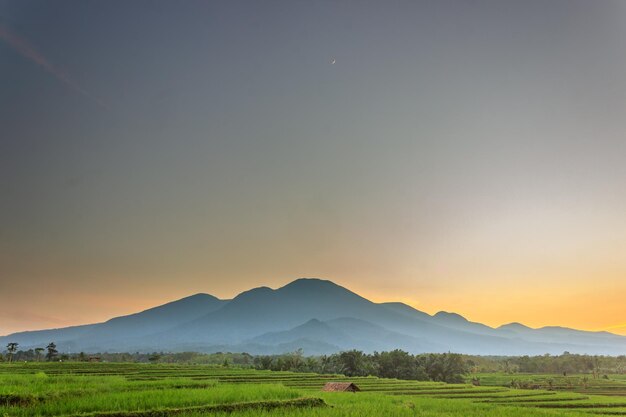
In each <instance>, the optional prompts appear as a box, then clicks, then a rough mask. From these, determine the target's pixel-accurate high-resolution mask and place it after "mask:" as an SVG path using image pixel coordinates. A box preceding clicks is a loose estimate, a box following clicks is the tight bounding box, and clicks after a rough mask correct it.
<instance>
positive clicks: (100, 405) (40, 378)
mask: <svg viewBox="0 0 626 417" xmlns="http://www.w3.org/2000/svg"><path fill="white" fill-rule="evenodd" d="M480 377H481V383H482V386H473V385H471V384H444V383H435V382H417V381H401V380H394V379H380V378H374V377H360V378H346V377H343V376H339V375H318V374H311V373H290V372H271V371H255V370H251V369H237V368H224V367H210V366H192V365H165V364H159V365H143V364H116V363H28V364H2V365H0V416H2V417H5V416H7V417H12V416H17V417H25V416H84V417H87V416H89V417H157V416H159V417H161V416H170V415H177V416H183V417H192V416H193V417H196V416H197V417H199V416H205V415H224V416H226V415H228V416H234V417H239V416H241V417H243V416H250V417H251V416H268V417H269V416H302V417H309V416H319V417H335V416H355V417H356V416H364V417H367V416H424V417H429V416H432V417H444V416H445V417H452V416H459V417H461V416H463V417H473V416H488V417H490V416H493V417H496V416H498V417H503V416H511V417H522V416H524V417H528V416H530V417H533V416H562V417H567V416H581V415H596V416H597V415H626V396H622V395H619V394H618V392H622V391H619V389H622V388H623V386H626V379H624V378H622V379H618V378H615V379H609V380H593V381H590V382H589V384H588V387H587V388H588V389H590V391H589V392H574V390H566V389H565V388H566V387H570V386H572V384H573V382H572V381H573V380H572V381H567V380H563V381H562V380H561V379H559V378H558V377H555V376H546V375H514V376H513V377H515V378H520V377H527V378H528V379H531V380H533V381H535V382H539V381H540V380H542V379H546V381H547V378H552V389H554V390H552V391H549V390H545V389H511V388H508V387H505V386H503V385H507V384H508V383H510V381H511V377H512V376H511V375H506V374H483V375H480ZM582 377H583V376H572V377H570V378H572V379H573V378H582ZM341 380H349V381H353V382H355V383H356V384H357V385H358V386H359V387H360V388H361V390H362V392H359V393H356V394H351V393H324V392H321V391H320V389H321V387H322V386H323V385H324V383H325V382H327V381H341ZM570 382H571V383H570ZM546 383H547V382H546ZM555 387H558V388H555ZM614 387H622V388H618V389H615V388H614ZM606 391H611V394H612V395H610V396H609V395H598V392H606Z"/></svg>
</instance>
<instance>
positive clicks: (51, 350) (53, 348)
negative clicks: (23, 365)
mask: <svg viewBox="0 0 626 417" xmlns="http://www.w3.org/2000/svg"><path fill="white" fill-rule="evenodd" d="M46 349H48V353H46V359H48V362H51V361H52V360H54V358H56V357H57V355H58V354H59V351H58V350H57V345H55V344H54V342H51V343H50V344H49V345H48V346H46Z"/></svg>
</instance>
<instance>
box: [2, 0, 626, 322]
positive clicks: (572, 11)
mask: <svg viewBox="0 0 626 417" xmlns="http://www.w3.org/2000/svg"><path fill="white" fill-rule="evenodd" d="M625 22H626V2H624V1H621V0H615V1H609V0H594V1H588V0H518V1H506V0H493V1H484V0H473V1H468V0H458V1H450V0H432V1H409V0H407V1H362V0H359V1H309V0H306V1H305V0H300V1H298V0H284V1H263V2H259V1H248V2H241V1H233V0H228V1H222V2H219V1H190V0H187V1H183V2H179V1H169V2H164V1H152V0H151V1H136V0H135V1H131V2H128V1H120V0H117V1H111V0H109V1H88V0H75V1H70V0H63V1H55V2H50V1H30V0H11V1H7V0H0V198H1V204H0V334H6V333H10V332H13V331H18V330H25V329H37V328H45V327H58V326H64V325H70V324H78V323H88V322H94V321H100V320H104V319H107V318H110V317H112V316H115V315H120V314H126V313H131V312H135V311H138V310H141V309H145V308H147V307H150V306H154V305H156V304H160V303H164V302H166V301H170V300H172V299H176V298H180V297H183V296H187V295H190V294H192V293H197V292H206V293H210V294H213V295H216V296H219V297H221V298H230V297H233V296H234V295H236V294H237V293H239V292H241V291H243V290H246V289H249V288H251V287H257V286H261V285H266V286H270V287H277V286H280V285H283V284H285V283H287V282H289V281H291V280H293V279H296V278H298V277H322V278H326V279H331V280H333V281H335V282H337V283H338V284H341V285H344V286H346V287H348V288H350V289H352V290H354V291H356V292H358V293H360V294H361V295H363V296H366V297H368V298H370V299H372V300H375V301H392V300H400V301H404V302H407V303H409V304H411V305H413V306H414V307H416V308H418V309H421V310H423V311H426V312H429V313H434V312H436V311H439V310H447V311H455V312H458V313H460V314H463V315H464V316H466V317H468V318H469V319H471V320H475V321H481V322H484V323H487V324H490V325H500V324H503V323H508V322H512V321H519V322H523V323H526V324H528V325H531V326H534V327H537V326H543V325H556V324H558V325H564V326H569V327H575V328H582V329H589V330H599V329H611V330H612V331H615V332H618V333H622V334H626V303H625V301H624V300H626V24H625ZM332 59H336V63H335V64H334V65H333V64H331V61H332Z"/></svg>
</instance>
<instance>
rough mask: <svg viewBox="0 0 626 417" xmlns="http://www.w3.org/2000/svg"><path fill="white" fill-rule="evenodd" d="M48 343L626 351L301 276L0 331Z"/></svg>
mask: <svg viewBox="0 0 626 417" xmlns="http://www.w3.org/2000/svg"><path fill="white" fill-rule="evenodd" d="M51 341H54V342H55V343H57V345H58V346H59V348H60V350H62V351H68V350H69V351H73V352H76V351H85V352H102V351H109V352H113V351H133V352H134V351H140V352H152V351H161V350H163V351H202V352H216V351H245V352H249V353H253V354H271V353H282V352H286V351H292V350H296V349H298V348H302V349H304V351H305V353H306V354H329V353H333V352H337V351H341V350H348V349H360V350H364V351H367V352H372V351H375V350H377V351H382V350H393V349H403V350H406V351H409V352H412V353H421V352H446V351H454V352H462V353H470V354H483V355H522V354H528V355H534V354H544V353H550V354H559V353H562V352H563V351H569V352H571V353H589V354H610V355H618V354H624V353H626V337H624V336H618V335H614V334H611V333H608V332H585V331H580V330H573V329H567V328H562V327H543V328H540V329H532V328H530V327H527V326H524V325H522V324H519V323H511V324H508V325H504V326H500V327H498V328H493V327H489V326H486V325H484V324H481V323H476V322H471V321H469V320H467V319H466V318H464V317H463V316H461V315H459V314H456V313H452V312H443V311H441V312H439V313H437V314H435V315H432V316H431V315H429V314H427V313H424V312H422V311H419V310H417V309H414V308H413V307H411V306H408V305H406V304H403V303H393V302H392V303H374V302H372V301H370V300H367V299H366V298H363V297H361V296H359V295H358V294H355V293H354V292H352V291H350V290H348V289H346V288H344V287H341V286H339V285H337V284H335V283H333V282H331V281H325V280H320V279H304V278H303V279H298V280H296V281H293V282H291V283H290V284H288V285H285V286H284V287H281V288H278V289H271V288H267V287H259V288H254V289H251V290H249V291H245V292H243V293H241V294H239V295H238V296H236V297H235V298H233V299H232V300H220V299H218V298H216V297H213V296H211V295H208V294H196V295H193V296H191V297H187V298H183V299H181V300H177V301H173V302H171V303H168V304H164V305H162V306H158V307H155V308H151V309H149V310H145V311H142V312H139V313H136V314H131V315H128V316H122V317H116V318H113V319H111V320H109V321H106V322H104V323H97V324H90V325H84V326H74V327H68V328H63V329H52V330H42V331H33V332H22V333H15V334H12V335H9V336H5V337H0V345H2V344H7V343H9V342H18V343H19V344H20V348H22V349H24V348H32V347H38V346H45V345H46V344H47V343H49V342H51Z"/></svg>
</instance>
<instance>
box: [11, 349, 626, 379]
mask: <svg viewBox="0 0 626 417" xmlns="http://www.w3.org/2000/svg"><path fill="white" fill-rule="evenodd" d="M18 349H19V345H18V344H17V343H9V344H8V345H7V347H6V350H5V351H4V352H3V353H0V362H2V361H6V362H17V361H21V362H23V361H29V362H30V361H44V360H45V361H58V360H63V361H88V360H90V359H91V358H93V356H92V355H87V354H85V353H82V352H81V353H74V354H69V353H59V352H58V351H57V347H56V345H55V344H54V343H50V344H49V345H48V346H47V347H46V348H43V347H39V348H36V349H28V350H18ZM44 353H45V355H44ZM95 356H96V357H97V359H98V360H101V361H103V362H139V363H188V364H212V365H222V366H237V367H245V368H257V369H269V370H276V371H294V372H317V373H336V374H344V375H346V376H365V375H374V376H379V377H385V378H398V379H412V380H432V381H445V382H458V381H462V380H463V379H464V376H467V375H472V374H476V373H489V372H504V373H509V374H515V373H533V374H564V375H568V374H586V375H589V376H590V377H592V378H600V377H601V376H603V375H607V374H626V356H624V355H622V356H594V355H579V354H571V353H569V352H564V353H563V354H561V355H548V354H546V355H537V356H476V355H462V354H455V353H433V354H418V355H411V354H409V353H407V352H404V351H402V350H394V351H390V352H374V353H365V352H362V351H358V350H351V351H346V352H340V353H336V354H332V355H321V356H305V355H304V352H303V351H302V350H297V351H295V352H290V353H285V354H280V355H251V354H249V353H245V352H243V353H231V352H217V353H198V352H177V353H172V352H152V353H140V352H135V353H97V354H95Z"/></svg>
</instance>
